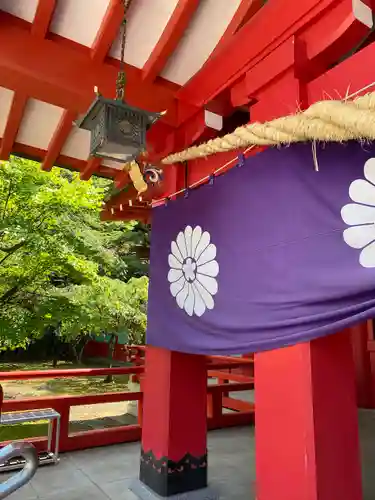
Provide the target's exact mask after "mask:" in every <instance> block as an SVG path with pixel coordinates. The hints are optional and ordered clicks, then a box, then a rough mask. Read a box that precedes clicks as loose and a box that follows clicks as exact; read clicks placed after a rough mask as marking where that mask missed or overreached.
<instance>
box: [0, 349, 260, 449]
mask: <svg viewBox="0 0 375 500" xmlns="http://www.w3.org/2000/svg"><path fill="white" fill-rule="evenodd" d="M142 353H143V349H136V354H135V357H136V359H133V361H135V363H137V365H138V366H130V367H123V368H86V369H72V370H46V371H28V372H24V371H23V372H0V382H1V381H5V380H8V381H9V380H26V379H27V380H30V379H42V378H43V379H46V378H48V379H51V378H71V377H87V376H104V375H109V374H111V375H126V374H128V375H132V376H133V377H134V378H139V377H141V376H142V373H143V372H144V366H143V364H141V363H142V362H143V360H142ZM252 365H253V360H252V359H243V358H233V357H229V356H228V357H225V356H217V357H216V356H214V357H208V359H207V376H208V377H209V378H217V380H218V383H217V384H215V385H208V387H207V424H208V428H209V429H218V428H223V427H231V426H236V425H247V424H251V423H253V422H254V405H253V404H252V403H249V402H245V401H241V400H238V399H235V398H233V397H231V396H230V393H232V392H239V391H245V390H250V389H253V388H254V379H253V377H250V376H245V375H242V374H239V373H231V372H232V370H238V369H239V368H243V367H246V368H247V369H251V367H252ZM224 370H226V371H224ZM142 398H143V394H142V392H141V391H139V392H117V393H106V394H95V395H87V396H53V397H38V398H30V399H29V398H22V399H17V400H5V401H4V402H3V404H2V407H1V410H2V411H3V412H9V411H25V410H36V409H43V408H53V409H54V410H56V411H57V412H58V413H60V415H61V427H60V450H61V451H72V450H79V449H83V448H91V447H95V446H105V445H110V444H115V443H124V442H130V441H138V440H139V439H140V437H141V425H142ZM121 401H124V402H125V401H137V404H138V423H137V424H136V425H123V426H116V427H111V428H107V429H95V430H88V431H80V432H71V433H70V432H69V416H70V409H71V407H74V406H82V405H92V404H98V403H114V402H121ZM224 409H229V410H231V412H230V413H224V411H223V410H224ZM30 441H32V442H33V443H34V444H35V445H36V447H37V448H38V450H40V451H42V450H45V449H46V447H47V439H46V438H45V437H41V438H32V439H30ZM4 444H6V443H5V442H3V443H0V446H2V445H4Z"/></svg>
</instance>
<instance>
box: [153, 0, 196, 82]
mask: <svg viewBox="0 0 375 500" xmlns="http://www.w3.org/2000/svg"><path fill="white" fill-rule="evenodd" d="M198 6H199V0H178V2H177V5H176V7H175V9H174V11H173V14H172V15H171V17H170V19H169V21H168V23H167V25H166V27H165V28H164V31H163V33H162V35H161V37H160V38H159V40H158V42H157V44H156V45H155V47H154V49H153V51H152V52H151V54H150V56H149V58H148V59H147V61H146V63H145V65H144V66H143V81H146V82H153V81H155V79H156V77H157V76H158V75H159V74H160V73H161V72H162V71H163V69H164V67H165V66H166V64H167V62H168V59H169V57H170V56H171V55H172V53H173V51H174V50H175V49H176V47H177V45H178V43H179V41H180V39H181V38H182V36H183V34H184V32H185V30H186V28H187V26H188V24H189V22H190V20H191V18H192V17H193V15H194V12H195V10H196V9H197V8H198Z"/></svg>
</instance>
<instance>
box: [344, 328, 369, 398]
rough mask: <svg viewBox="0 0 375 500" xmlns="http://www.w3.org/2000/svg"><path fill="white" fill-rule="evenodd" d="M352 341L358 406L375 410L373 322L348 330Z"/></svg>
mask: <svg viewBox="0 0 375 500" xmlns="http://www.w3.org/2000/svg"><path fill="white" fill-rule="evenodd" d="M348 331H349V333H350V335H351V339H352V348H353V357H354V365H355V375H356V389H357V405H358V407H359V408H374V407H375V405H374V403H375V398H374V390H375V388H374V386H373V380H372V369H371V359H370V352H369V350H368V344H369V340H371V337H372V321H367V322H365V323H361V324H359V325H356V326H353V327H352V328H348Z"/></svg>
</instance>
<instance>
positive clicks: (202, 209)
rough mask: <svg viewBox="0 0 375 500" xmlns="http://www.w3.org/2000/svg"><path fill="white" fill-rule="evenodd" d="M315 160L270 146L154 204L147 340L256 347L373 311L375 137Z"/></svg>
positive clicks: (328, 148) (297, 149)
mask: <svg viewBox="0 0 375 500" xmlns="http://www.w3.org/2000/svg"><path fill="white" fill-rule="evenodd" d="M373 156H374V158H373ZM317 159H318V165H319V171H318V172H317V171H316V170H315V168H314V162H313V157H312V148H311V144H297V145H294V146H291V147H289V148H283V149H281V150H278V149H269V150H267V151H266V152H264V153H261V154H259V155H257V156H254V157H251V158H249V159H247V160H246V162H245V165H243V166H241V167H236V168H233V169H232V170H231V171H229V172H228V173H227V174H225V175H223V176H221V177H218V178H217V179H216V180H215V182H214V184H213V185H205V186H202V187H201V188H199V189H197V190H196V191H193V192H192V193H191V194H190V195H189V197H188V198H187V199H185V198H179V199H177V200H176V201H171V202H170V203H169V204H168V205H167V206H165V207H164V206H162V207H158V208H156V209H154V214H153V227H152V245H151V272H150V291H149V309H148V339H147V340H148V343H149V344H152V345H156V346H162V347H166V348H168V349H171V350H177V351H185V352H191V353H206V354H223V353H247V352H256V351H261V350H266V349H274V348H278V347H282V346H286V345H290V344H294V343H297V342H301V341H307V340H310V339H313V338H316V337H320V336H323V335H327V334H330V333H334V332H337V331H340V330H342V329H343V328H345V327H347V326H350V325H352V324H355V323H358V322H360V321H363V320H365V319H367V318H370V317H373V316H375V154H374V147H373V145H369V146H364V147H362V146H361V145H360V144H358V143H348V144H344V145H339V144H328V145H325V146H321V147H319V148H318V152H317Z"/></svg>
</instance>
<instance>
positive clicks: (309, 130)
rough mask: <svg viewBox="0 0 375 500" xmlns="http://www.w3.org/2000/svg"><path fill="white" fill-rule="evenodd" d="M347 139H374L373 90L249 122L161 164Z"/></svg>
mask: <svg viewBox="0 0 375 500" xmlns="http://www.w3.org/2000/svg"><path fill="white" fill-rule="evenodd" d="M349 140H375V92H372V93H369V94H366V95H364V96H362V97H357V98H356V99H354V100H348V98H347V99H346V100H340V101H336V100H327V101H320V102H317V103H315V104H313V105H312V106H310V107H309V108H308V109H306V110H305V111H303V112H300V113H298V114H295V115H291V116H285V117H283V118H277V119H275V120H272V121H270V122H267V123H263V124H262V123H250V124H248V125H244V126H242V127H238V128H237V129H236V130H235V131H234V132H232V133H231V134H227V135H224V136H223V137H218V138H216V139H212V140H210V141H208V142H206V143H204V144H201V145H199V146H193V147H191V148H188V149H186V150H185V151H181V152H179V153H174V154H171V155H169V156H167V157H166V158H164V159H163V160H162V163H164V164H171V163H178V162H184V161H188V160H194V159H196V158H202V157H205V156H209V155H212V154H215V153H222V152H225V151H233V150H236V149H240V148H245V147H248V146H278V145H285V144H291V143H294V142H305V141H324V142H343V141H349Z"/></svg>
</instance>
